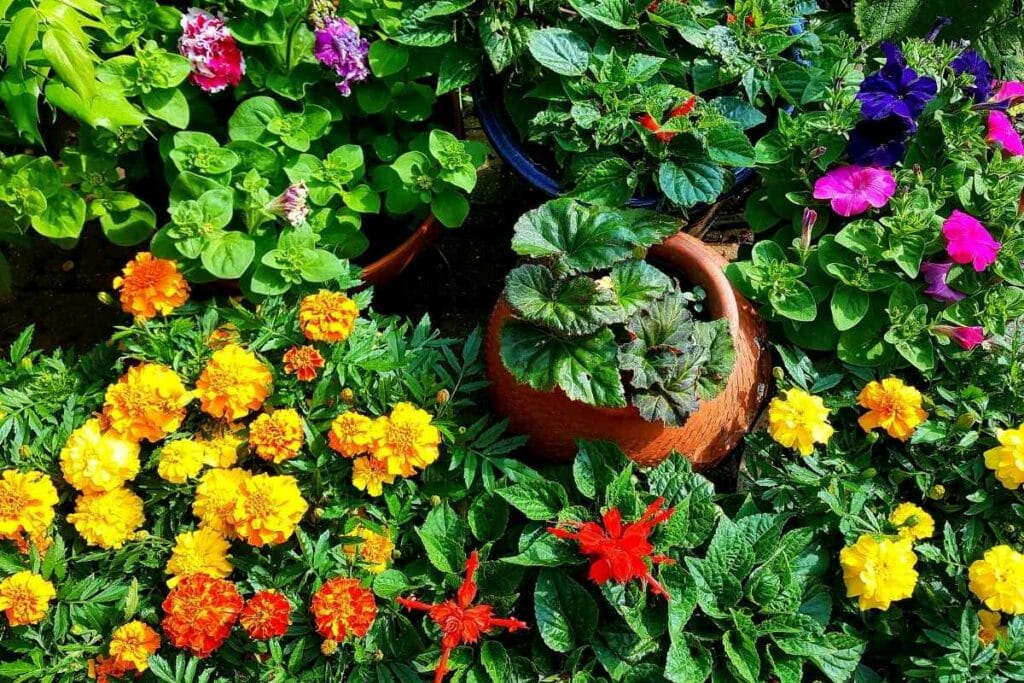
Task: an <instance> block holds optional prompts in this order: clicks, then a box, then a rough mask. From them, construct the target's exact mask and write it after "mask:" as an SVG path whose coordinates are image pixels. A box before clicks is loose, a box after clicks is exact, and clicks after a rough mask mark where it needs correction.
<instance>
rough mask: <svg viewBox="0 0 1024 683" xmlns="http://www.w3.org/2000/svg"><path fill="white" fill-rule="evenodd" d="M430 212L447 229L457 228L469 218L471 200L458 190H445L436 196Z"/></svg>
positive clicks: (431, 203)
mask: <svg viewBox="0 0 1024 683" xmlns="http://www.w3.org/2000/svg"><path fill="white" fill-rule="evenodd" d="M430 211H431V212H432V213H433V214H434V216H435V217H436V218H437V220H439V221H441V225H443V226H445V227H446V228H457V227H459V226H460V225H462V224H463V223H464V222H465V220H466V217H467V216H469V200H468V199H466V197H465V196H464V195H463V194H462V193H461V192H458V191H457V190H444V191H442V192H439V193H438V194H436V195H434V199H433V200H432V201H431V202H430Z"/></svg>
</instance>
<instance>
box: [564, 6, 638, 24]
mask: <svg viewBox="0 0 1024 683" xmlns="http://www.w3.org/2000/svg"><path fill="white" fill-rule="evenodd" d="M569 4H571V5H572V6H573V9H575V10H576V11H577V12H579V13H580V14H581V15H582V16H583V17H585V18H586V19H590V20H591V21H596V22H598V23H600V24H604V25H605V26H609V27H611V28H614V29H619V30H625V29H635V28H637V26H639V24H638V23H637V20H636V19H637V11H636V3H634V2H631V1H630V0H569Z"/></svg>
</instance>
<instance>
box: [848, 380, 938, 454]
mask: <svg viewBox="0 0 1024 683" xmlns="http://www.w3.org/2000/svg"><path fill="white" fill-rule="evenodd" d="M921 401H922V396H921V392H920V391H918V390H917V389H915V388H914V387H912V386H908V385H906V384H904V383H903V380H901V379H899V378H897V377H886V378H885V379H883V380H882V381H881V382H870V383H868V384H867V386H865V387H864V388H863V389H861V392H860V394H858V395H857V402H858V403H859V404H860V405H861V407H863V408H867V409H868V412H866V413H864V414H863V415H861V416H860V419H859V420H857V422H858V424H860V426H861V428H862V429H863V430H864V431H865V432H870V431H871V430H872V429H877V428H879V427H881V428H882V429H884V430H885V431H886V432H887V433H888V434H889V436H891V437H892V438H894V439H899V440H900V441H906V440H907V439H909V438H910V435H911V434H913V433H914V430H915V429H916V428H917V426H918V425H919V424H921V423H922V422H924V421H925V420H926V419H927V418H928V413H926V412H925V411H924V409H923V408H922V407H921Z"/></svg>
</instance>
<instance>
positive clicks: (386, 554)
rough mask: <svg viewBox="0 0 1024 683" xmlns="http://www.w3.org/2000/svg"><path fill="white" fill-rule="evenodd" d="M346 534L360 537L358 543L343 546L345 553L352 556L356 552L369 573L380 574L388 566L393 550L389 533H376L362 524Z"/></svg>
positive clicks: (393, 546) (393, 545)
mask: <svg viewBox="0 0 1024 683" xmlns="http://www.w3.org/2000/svg"><path fill="white" fill-rule="evenodd" d="M346 536H358V537H359V538H361V539H362V541H360V542H359V543H358V544H354V545H346V546H344V550H345V554H347V555H349V556H354V555H357V554H358V557H359V559H360V560H362V561H363V562H365V563H366V570H367V571H368V572H370V573H371V574H380V573H381V572H382V571H384V570H385V569H387V568H388V563H389V562H391V555H392V553H394V551H395V544H394V542H393V541H392V540H391V536H390V534H388V533H387V532H385V533H377V532H376V531H373V530H372V529H367V528H366V527H364V526H357V527H356V528H355V529H353V530H352V531H350V532H348V533H347V534H346Z"/></svg>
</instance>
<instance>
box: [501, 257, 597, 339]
mask: <svg viewBox="0 0 1024 683" xmlns="http://www.w3.org/2000/svg"><path fill="white" fill-rule="evenodd" d="M504 296H505V299H506V300H507V301H508V302H509V304H511V305H512V307H513V308H514V309H515V310H516V311H517V312H518V313H519V315H520V316H522V317H523V318H525V319H526V320H528V321H530V322H531V323H535V324H537V325H542V326H544V327H547V328H549V329H552V330H555V331H556V332H561V333H565V334H568V335H582V334H590V333H591V332H595V331H596V330H597V329H598V328H600V327H601V326H602V325H605V324H607V323H610V322H615V321H616V318H617V310H616V306H615V301H614V300H613V298H612V295H611V292H609V291H608V290H607V289H601V288H600V287H598V285H597V283H596V282H594V280H592V279H590V278H589V277H586V276H583V275H580V276H576V277H571V278H568V279H566V278H561V279H560V278H556V277H555V276H554V275H553V274H552V273H551V271H550V270H548V269H547V268H545V267H544V266H541V265H535V264H526V265H523V266H520V267H518V268H516V269H515V270H513V271H512V272H511V273H510V274H509V276H508V281H507V283H506V285H505V293H504Z"/></svg>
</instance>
